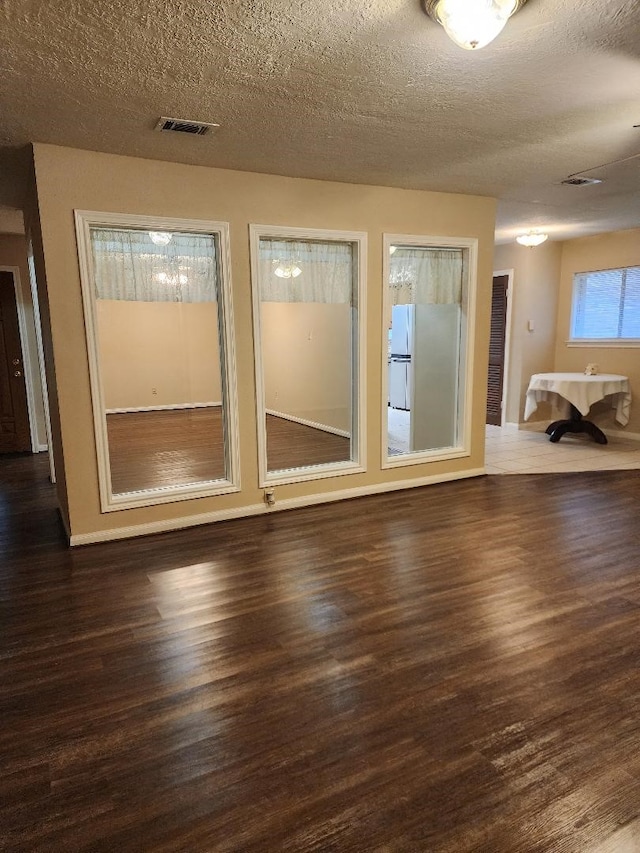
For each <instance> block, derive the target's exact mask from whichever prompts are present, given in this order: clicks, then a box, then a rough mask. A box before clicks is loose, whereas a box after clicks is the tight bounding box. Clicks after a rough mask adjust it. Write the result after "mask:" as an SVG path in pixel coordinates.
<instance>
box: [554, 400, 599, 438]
mask: <svg viewBox="0 0 640 853" xmlns="http://www.w3.org/2000/svg"><path fill="white" fill-rule="evenodd" d="M545 432H546V433H547V435H548V436H549V441H552V442H553V443H554V444H555V443H557V442H558V441H560V439H561V438H562V436H563V435H565V433H567V432H572V433H582V432H584V433H586V434H587V435H590V436H591V438H592V439H593V440H594V441H597V442H598V444H607V436H606V435H605V434H604V433H603V432H602V430H601V429H600V427H597V426H596V425H595V424H594V423H592V422H591V421H585V420H583V419H582V414H581V413H580V412H579V411H578V409H576V407H575V406H573V405H572V406H571V414H570V416H569V418H567V419H566V420H562V421H554V422H553V423H552V424H549V426H548V427H547V428H546V430H545Z"/></svg>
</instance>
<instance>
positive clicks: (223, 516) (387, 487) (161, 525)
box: [69, 468, 485, 546]
mask: <svg viewBox="0 0 640 853" xmlns="http://www.w3.org/2000/svg"><path fill="white" fill-rule="evenodd" d="M484 474H485V469H484V468H472V469H469V470H466V471H454V472H452V473H449V474H432V475H431V476H428V477H419V478H416V479H415V480H397V481H395V482H391V483H376V484H375V485H373V486H358V487H356V488H353V489H340V490H338V491H335V492H321V493H319V494H315V495H305V496H302V497H298V498H287V499H285V500H281V501H279V500H278V499H277V491H278V487H277V486H274V491H275V493H276V503H275V504H274V505H273V506H267V504H265V503H259V504H248V505H247V506H241V507H234V508H232V509H223V510H217V511H214V512H205V513H200V514H199V515H189V516H183V517H181V518H171V519H164V520H163V521H150V522H147V523H146V524H133V525H129V526H127V527H113V528H111V529H109V530H97V531H95V532H93V533H77V534H75V535H73V536H71V537H70V540H69V544H70V545H72V546H76V545H92V544H95V543H97V542H111V541H113V540H116V539H130V538H132V537H134V536H148V535H150V534H152V533H166V532H168V531H169V530H182V529H184V528H186V527H196V526H199V525H201V524H211V523H213V522H216V521H226V520H229V519H232V518H245V517H247V516H252V515H265V514H266V513H270V512H279V511H282V510H287V509H301V508H303V507H305V506H313V505H315V504H322V503H332V502H334V501H341V500H348V499H350V498H359V497H365V496H367V495H377V494H382V493H384V492H394V491H400V490H401V489H413V488H417V487H419V486H431V485H435V484H436V483H447V482H451V481H453V480H466V479H468V478H470V477H480V476H482V475H484Z"/></svg>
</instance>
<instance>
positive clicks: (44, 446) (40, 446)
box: [36, 444, 49, 453]
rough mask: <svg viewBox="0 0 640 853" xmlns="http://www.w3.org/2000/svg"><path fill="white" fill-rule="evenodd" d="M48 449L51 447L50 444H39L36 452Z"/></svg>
mask: <svg viewBox="0 0 640 853" xmlns="http://www.w3.org/2000/svg"><path fill="white" fill-rule="evenodd" d="M48 449H49V445H48V444H38V445H37V447H36V453H44V452H45V450H48Z"/></svg>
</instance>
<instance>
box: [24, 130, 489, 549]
mask: <svg viewBox="0 0 640 853" xmlns="http://www.w3.org/2000/svg"><path fill="white" fill-rule="evenodd" d="M196 142H197V140H196ZM34 158H35V167H36V179H37V186H38V203H39V207H40V217H41V223H42V238H43V245H44V255H45V260H46V276H47V285H48V288H47V289H48V300H49V305H48V308H49V310H50V315H51V330H52V342H53V348H54V351H55V359H56V361H55V365H56V374H57V384H58V397H59V410H60V420H61V425H62V440H63V442H64V444H65V453H64V458H65V464H66V481H67V494H68V503H69V515H70V521H71V529H72V533H73V534H74V535H81V534H94V533H98V532H100V531H108V530H110V529H118V528H121V527H130V526H135V525H143V524H147V523H150V522H158V523H168V524H169V523H175V524H178V525H179V523H180V518H181V517H183V516H194V515H200V514H206V513H212V512H217V511H235V510H236V509H240V508H247V507H258V508H260V507H264V502H263V495H262V490H261V489H259V488H258V468H257V458H256V456H257V454H256V447H257V433H256V411H255V379H254V362H253V339H252V313H251V312H252V307H251V289H250V272H249V270H250V260H249V241H248V227H249V224H250V223H256V224H261V225H282V226H292V227H303V228H304V227H306V228H322V229H331V230H348V231H363V232H367V233H368V241H369V242H368V257H367V258H366V264H367V267H366V268H367V310H366V314H365V332H366V341H367V367H366V405H365V412H364V413H363V415H364V417H365V419H366V420H365V422H366V425H367V456H366V459H365V460H364V461H365V463H366V466H367V470H366V472H365V473H359V474H350V475H343V476H336V477H332V478H328V479H323V480H317V481H312V482H306V483H294V484H288V485H282V486H278V487H277V488H276V501H280V500H282V499H286V498H291V499H300V500H304V499H306V498H307V497H310V498H311V497H312V496H313V495H314V494H326V493H332V492H341V491H342V490H344V489H362V490H369V489H372V488H375V487H376V486H380V485H381V484H382V485H384V484H385V483H397V482H398V481H404V482H406V484H407V485H410V484H411V482H412V481H415V480H416V479H420V478H425V477H434V478H443V477H447V476H452V475H456V474H464V472H466V471H476V470H478V469H481V468H482V466H483V465H484V419H485V406H486V376H487V352H488V332H489V311H490V294H491V272H492V265H493V232H494V223H495V200H493V199H488V198H480V197H475V196H463V195H447V194H443V193H428V192H422V191H412V190H399V189H392V188H388V187H372V186H358V185H353V184H340V183H330V182H322V181H313V180H304V179H298V178H284V177H278V176H274V175H262V174H253V173H243V172H233V171H225V170H221V169H213V168H204V167H196V166H188V165H183V164H176V163H164V162H155V161H148V160H141V159H135V158H129V157H119V156H116V155H107V154H98V153H94V152H88V151H76V150H72V149H65V148H59V147H56V146H49V145H40V144H36V145H34ZM74 209H80V210H98V211H111V212H114V211H119V212H123V213H135V214H139V215H156V216H171V217H183V218H196V219H209V220H218V221H223V222H228V223H229V225H230V234H231V272H232V281H233V294H234V326H235V339H236V353H237V368H238V370H237V376H238V393H239V401H238V420H239V427H240V462H241V471H242V491H241V492H240V493H237V494H229V495H223V496H219V497H209V498H201V499H198V500H190V501H185V502H175V503H170V504H163V505H160V506H153V507H147V508H137V509H132V510H122V511H116V512H110V513H106V514H101V513H100V503H99V492H98V478H97V465H96V449H95V442H94V433H93V422H92V409H91V394H90V384H89V371H88V359H87V349H86V344H85V335H84V318H83V309H82V300H81V295H80V281H79V271H78V258H77V248H76V241H75V233H74V227H73V210H74ZM384 232H388V233H396V234H415V235H427V236H439V235H441V236H449V237H456V236H459V237H474V236H476V237H477V238H478V240H479V265H478V300H477V310H476V317H475V332H476V335H475V360H474V368H473V376H472V378H471V380H472V388H473V398H472V417H473V429H472V435H471V454H470V456H469V457H464V458H459V459H454V460H443V461H438V462H431V463H424V464H420V465H411V466H407V467H406V468H402V469H398V468H395V469H389V470H382V469H381V458H382V449H381V438H382V411H383V407H382V400H381V370H382V346H383V324H382V238H383V233H384ZM384 340H385V341H386V332H385V335H384Z"/></svg>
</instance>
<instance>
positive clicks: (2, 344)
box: [0, 272, 31, 453]
mask: <svg viewBox="0 0 640 853" xmlns="http://www.w3.org/2000/svg"><path fill="white" fill-rule="evenodd" d="M30 449H31V440H30V437H29V412H28V409H27V392H26V389H25V384H24V368H23V365H22V350H21V348H20V329H19V327H18V313H17V308H16V295H15V291H14V288H13V275H12V274H11V273H10V272H0V453H6V452H8V451H17V450H30Z"/></svg>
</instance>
